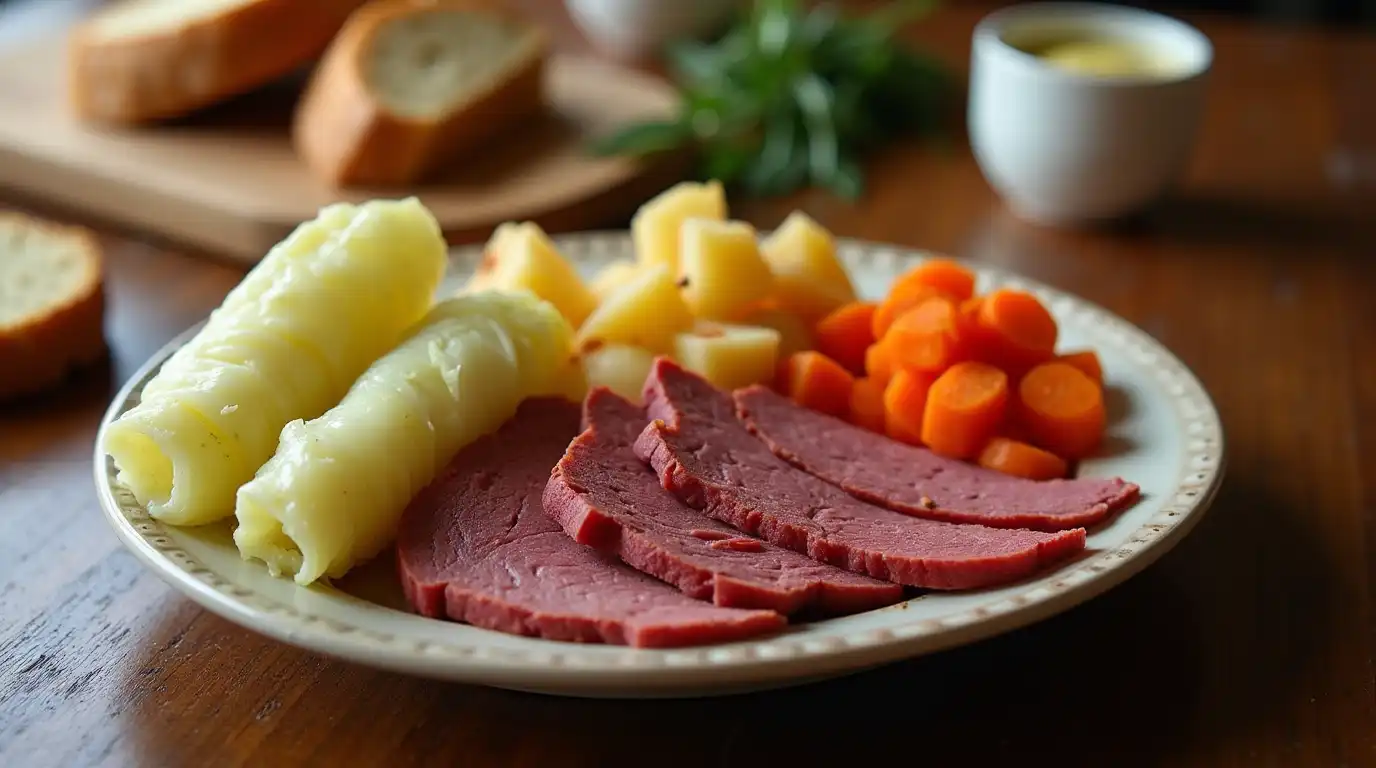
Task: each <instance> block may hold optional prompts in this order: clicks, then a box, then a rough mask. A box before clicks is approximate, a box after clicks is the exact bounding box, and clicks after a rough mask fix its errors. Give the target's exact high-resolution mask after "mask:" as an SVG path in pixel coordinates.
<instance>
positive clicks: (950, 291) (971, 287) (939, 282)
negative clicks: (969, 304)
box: [889, 258, 975, 301]
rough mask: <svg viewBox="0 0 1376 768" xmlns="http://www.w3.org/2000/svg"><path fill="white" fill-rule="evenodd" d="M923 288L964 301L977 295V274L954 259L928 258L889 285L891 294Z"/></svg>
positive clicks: (918, 290) (919, 290)
mask: <svg viewBox="0 0 1376 768" xmlns="http://www.w3.org/2000/svg"><path fill="white" fill-rule="evenodd" d="M923 289H931V290H934V291H936V292H937V293H940V294H942V295H945V296H948V297H950V298H952V299H954V300H956V301H964V300H966V299H968V298H970V297H971V296H974V295H975V275H974V273H973V272H971V271H970V270H968V269H966V268H965V267H962V266H961V265H960V264H959V263H958V262H956V261H955V260H953V259H945V258H937V259H928V260H926V261H924V262H922V263H921V264H918V265H917V266H916V267H913V268H912V269H910V270H908V271H907V272H904V273H903V274H902V275H901V276H899V278H898V279H897V280H895V281H894V282H893V285H892V286H890V287H889V295H891V296H892V295H895V294H902V293H904V292H921V291H922V290H923Z"/></svg>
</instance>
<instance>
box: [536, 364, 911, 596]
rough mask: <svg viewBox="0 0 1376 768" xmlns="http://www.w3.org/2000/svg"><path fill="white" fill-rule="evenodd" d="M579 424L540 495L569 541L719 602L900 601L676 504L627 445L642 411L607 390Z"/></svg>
mask: <svg viewBox="0 0 1376 768" xmlns="http://www.w3.org/2000/svg"><path fill="white" fill-rule="evenodd" d="M583 423H584V431H583V433H582V434H581V435H579V436H578V437H577V438H575V439H574V441H573V442H572V443H570V444H569V447H568V450H567V451H566V452H565V453H564V457H563V458H562V459H561V460H560V461H559V463H558V464H557V465H556V466H555V468H554V473H553V474H552V476H551V477H550V481H549V485H548V486H546V488H545V495H544V508H545V513H546V514H548V515H549V516H550V517H553V518H554V519H555V520H556V521H558V522H559V524H560V525H562V526H563V528H564V531H565V532H566V533H568V534H569V535H570V536H572V537H573V538H574V539H575V540H577V541H579V542H581V543H583V544H588V545H591V546H594V547H597V548H599V549H602V550H604V551H607V552H610V553H613V554H615V555H617V556H618V557H620V558H621V560H622V561H624V562H625V563H627V564H629V565H631V566H633V567H634V568H636V569H637V570H640V571H642V572H644V573H647V574H649V575H651V576H654V577H656V578H658V579H662V580H664V581H666V582H668V583H670V584H673V585H674V586H676V587H678V588H679V589H681V590H683V591H684V592H685V593H687V594H689V595H691V596H692V597H696V598H699V599H701V600H711V601H713V602H714V603H716V604H717V605H726V606H733V607H738V608H768V609H772V610H775V611H778V612H780V613H784V614H796V613H800V612H803V613H809V614H830V615H836V614H843V613H854V612H858V611H866V610H870V609H872V608H878V607H881V606H884V605H889V604H891V603H894V602H897V601H898V600H900V599H902V597H903V589H902V587H900V586H899V585H897V584H892V583H889V582H886V581H880V580H878V579H873V578H870V577H869V576H863V575H860V574H857V573H851V572H850V571H846V570H842V569H840V568H836V567H834V566H831V565H827V564H825V563H820V562H817V561H816V560H813V559H812V558H810V557H808V556H806V555H804V554H800V553H798V552H794V551H793V550H790V549H784V548H783V547H779V546H775V545H773V544H770V543H768V542H765V541H761V540H760V539H757V538H754V537H749V536H745V535H743V534H742V533H741V532H740V531H737V530H736V529H734V528H732V527H731V526H729V525H726V524H725V523H722V522H719V521H717V520H713V519H712V518H709V517H707V516H706V515H703V514H702V513H701V512H699V511H697V510H695V509H692V508H690V507H688V506H687V505H685V504H684V503H683V502H681V501H679V499H678V498H677V497H676V496H674V495H672V494H670V493H669V492H668V491H666V490H664V489H663V488H662V487H660V485H659V479H658V478H657V477H656V476H655V474H654V472H653V471H651V470H650V468H649V467H647V466H645V464H644V462H642V461H640V459H639V458H637V457H636V455H635V452H634V450H633V446H634V444H635V439H636V437H637V436H638V435H639V434H640V432H641V430H642V429H644V427H645V423H646V419H645V413H644V411H643V410H642V409H641V408H639V407H638V406H636V405H633V404H632V403H630V402H628V401H627V400H625V399H624V398H621V397H619V396H617V395H616V394H614V393H612V392H611V391H610V390H607V389H603V388H598V389H594V390H593V391H592V392H591V393H589V395H588V398H587V401H586V402H585V403H584V406H583Z"/></svg>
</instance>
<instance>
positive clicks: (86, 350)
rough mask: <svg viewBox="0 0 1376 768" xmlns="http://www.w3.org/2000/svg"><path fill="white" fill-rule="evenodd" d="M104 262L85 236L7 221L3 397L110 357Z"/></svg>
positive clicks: (0, 302)
mask: <svg viewBox="0 0 1376 768" xmlns="http://www.w3.org/2000/svg"><path fill="white" fill-rule="evenodd" d="M102 261H103V260H102V258H101V253H100V248H99V246H98V245H97V244H96V241H95V239H94V238H92V237H91V236H90V235H89V234H87V233H86V232H85V231H84V230H81V229H77V228H74V227H61V226H58V225H55V224H47V223H44V222H40V221H37V220H35V219H32V218H29V217H27V216H24V215H21V214H14V213H9V214H0V398H11V397H17V396H19V395H28V394H32V393H34V392H37V391H39V390H41V389H44V388H46V387H48V386H51V385H53V384H56V383H58V382H59V381H61V380H62V379H63V378H64V377H65V376H66V375H67V373H68V372H69V371H70V370H71V369H72V368H75V367H77V366H80V365H84V364H87V363H91V362H94V361H95V360H97V359H99V358H100V357H101V356H103V355H104V354H105V328H104V315H105V291H104V277H103V272H104V270H103V264H102Z"/></svg>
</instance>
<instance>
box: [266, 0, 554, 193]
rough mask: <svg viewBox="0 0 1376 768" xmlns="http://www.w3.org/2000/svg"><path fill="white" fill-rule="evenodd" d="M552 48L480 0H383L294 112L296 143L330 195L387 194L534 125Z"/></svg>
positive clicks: (340, 45)
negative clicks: (351, 190) (367, 189)
mask: <svg viewBox="0 0 1376 768" xmlns="http://www.w3.org/2000/svg"><path fill="white" fill-rule="evenodd" d="M547 56H548V42H547V39H546V37H545V35H544V34H543V33H542V32H541V31H540V29H539V28H537V27H535V26H534V25H532V24H529V23H527V22H526V21H525V20H523V19H522V18H521V17H519V16H517V15H514V14H512V13H511V12H509V11H506V10H504V9H503V8H501V7H499V6H496V5H494V4H492V3H491V2H483V1H482V0H377V1H376V2H373V3H370V4H368V5H366V6H364V7H363V8H361V9H360V10H359V11H358V12H356V13H355V14H354V16H353V17H352V18H350V19H349V21H348V23H347V24H346V25H345V27H344V29H343V30H342V31H341V32H340V33H339V36H338V37H337V38H336V39H335V41H334V43H333V44H332V45H331V46H330V49H329V51H328V52H327V53H326V54H325V58H324V60H323V61H322V62H321V64H320V66H319V67H318V68H317V70H316V71H315V73H314V75H313V76H312V78H311V82H310V83H309V85H307V88H306V93H305V95H304V97H303V98H302V100H301V101H300V103H299V104H298V105H297V112H296V117H295V121H294V126H293V140H294V142H295V145H296V151H297V153H298V154H299V155H300V156H301V157H302V158H303V159H304V160H305V162H306V164H307V165H308V166H309V167H310V168H311V170H312V172H313V173H314V174H316V175H317V176H318V177H320V178H321V179H322V180H324V181H326V182H328V183H330V184H333V185H335V186H341V187H347V186H364V185H367V186H374V187H390V186H402V185H408V184H412V183H415V182H418V181H423V180H425V179H426V178H427V177H428V176H430V175H431V174H433V173H434V171H436V170H437V169H439V168H440V167H442V166H444V165H446V164H447V163H449V162H450V161H452V160H454V159H455V158H457V157H459V156H460V155H462V154H464V153H465V152H468V151H471V150H473V149H474V148H475V147H477V146H478V145H480V144H482V143H483V142H485V141H488V140H489V139H492V138H493V137H495V136H497V135H499V134H501V133H503V132H506V131H509V130H510V129H511V128H512V127H513V126H515V125H517V124H519V123H521V122H523V121H525V120H527V119H529V118H530V117H532V116H533V115H534V113H536V112H537V111H538V110H539V109H540V108H541V105H542V102H543V90H544V70H545V61H546V57H547Z"/></svg>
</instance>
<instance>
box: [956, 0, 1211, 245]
mask: <svg viewBox="0 0 1376 768" xmlns="http://www.w3.org/2000/svg"><path fill="white" fill-rule="evenodd" d="M1070 35H1075V36H1079V35H1085V36H1092V37H1101V36H1109V37H1112V38H1114V39H1121V40H1127V41H1131V42H1133V43H1135V44H1137V45H1141V46H1146V47H1149V48H1150V49H1151V50H1153V51H1156V52H1159V53H1160V54H1161V55H1163V56H1166V57H1169V59H1170V60H1171V61H1172V62H1174V64H1175V67H1174V68H1173V70H1172V73H1171V74H1169V75H1166V76H1161V75H1151V76H1148V75H1143V76H1132V77H1127V76H1114V77H1107V76H1097V75H1091V74H1081V73H1079V72H1074V71H1069V70H1066V69H1062V68H1060V67H1058V66H1056V65H1055V64H1052V63H1049V62H1046V61H1044V60H1042V59H1039V58H1037V57H1036V56H1033V55H1032V54H1029V53H1026V52H1024V51H1023V50H1021V49H1020V48H1019V46H1027V45H1036V44H1037V41H1039V40H1046V39H1050V38H1055V39H1064V38H1066V37H1068V36H1070ZM1212 62H1213V47H1212V46H1211V45H1210V43H1209V40H1208V38H1207V37H1205V36H1204V35H1203V34H1202V33H1200V32H1199V31H1198V30H1196V29H1195V28H1193V27H1191V26H1189V25H1187V24H1185V23H1184V22H1181V21H1177V20H1176V19H1172V18H1170V17H1168V16H1163V15H1161V14H1157V13H1152V12H1149V11H1143V10H1138V9H1134V8H1126V7H1120V6H1112V5H1103V4H1097V3H1037V4H1029V5H1017V6H1012V7H1010V8H1007V9H1004V10H1001V11H996V12H994V13H992V14H990V15H989V16H987V17H985V19H984V20H982V21H981V22H980V23H979V25H978V26H976V28H975V34H974V41H973V49H972V53H971V62H970V67H971V72H970V98H969V113H968V126H969V132H970V142H971V146H972V148H973V150H974V154H975V159H976V161H977V162H978V163H979V167H980V170H981V171H982V172H983V174H984V176H985V178H986V179H987V180H988V181H989V184H990V185H991V186H992V187H993V188H994V190H995V191H996V192H998V194H999V195H1000V196H1001V197H1002V198H1003V199H1004V201H1005V202H1006V203H1007V205H1008V206H1009V208H1010V209H1011V210H1012V211H1013V212H1014V213H1015V214H1016V215H1017V216H1019V217H1020V218H1023V219H1027V220H1031V221H1034V222H1039V223H1045V224H1055V225H1077V224H1086V223H1091V222H1095V221H1100V220H1105V219H1113V218H1118V217H1121V216H1124V215H1128V214H1131V213H1135V212H1138V211H1139V210H1141V209H1143V208H1144V207H1146V206H1147V205H1149V204H1151V203H1152V202H1154V201H1155V200H1156V199H1157V198H1159V197H1160V196H1161V194H1162V193H1163V192H1165V191H1166V190H1167V189H1168V188H1169V187H1170V186H1171V184H1172V183H1173V182H1174V181H1175V180H1176V179H1177V178H1178V177H1179V175H1180V174H1181V172H1182V171H1183V170H1184V168H1185V166H1186V164H1187V163H1188V161H1189V159H1190V152H1191V149H1192V148H1193V145H1194V139H1195V135H1196V134H1197V132H1198V125H1199V122H1200V117H1201V115H1202V113H1203V107H1204V90H1205V80H1206V75H1207V73H1208V71H1209V68H1210V66H1211V65H1212Z"/></svg>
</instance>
